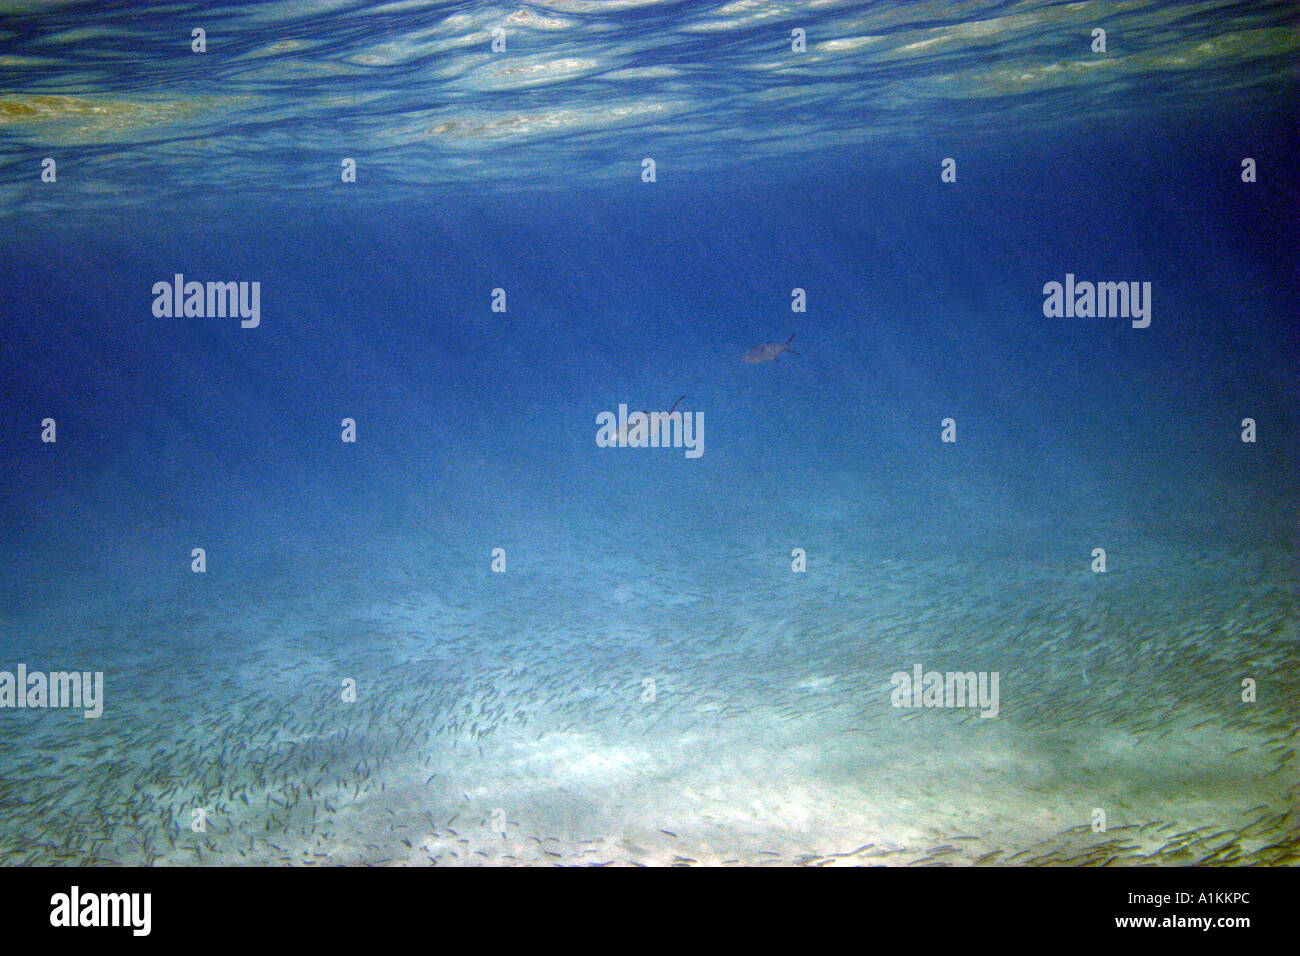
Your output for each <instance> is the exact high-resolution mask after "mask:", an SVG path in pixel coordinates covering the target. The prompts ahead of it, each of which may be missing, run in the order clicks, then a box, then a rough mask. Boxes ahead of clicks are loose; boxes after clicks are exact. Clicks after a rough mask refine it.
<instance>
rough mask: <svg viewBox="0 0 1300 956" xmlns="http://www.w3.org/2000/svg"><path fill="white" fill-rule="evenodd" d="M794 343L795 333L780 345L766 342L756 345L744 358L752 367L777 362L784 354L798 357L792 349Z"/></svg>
mask: <svg viewBox="0 0 1300 956" xmlns="http://www.w3.org/2000/svg"><path fill="white" fill-rule="evenodd" d="M793 341H794V333H793V332H792V333H790V337H789V338H788V339H786V340H785V342H783V343H782V344H780V345H777V344H775V343H772V342H765V343H764V344H762V345H755V346H754V347H753V348H752V349H750V350H749V351H748V352H746V353H745V354H744V356H742V357H743V358H744V360H745V361H746V362H749V363H750V364H751V365H754V364H757V363H758V362H775V361H776V360H777V358H778V357H779V356H780V354H781V353H782V352H789V353H790V354H791V355H798V354H799V353H798V352H796V351H795V350H794V349H792V348H790V343H791V342H793Z"/></svg>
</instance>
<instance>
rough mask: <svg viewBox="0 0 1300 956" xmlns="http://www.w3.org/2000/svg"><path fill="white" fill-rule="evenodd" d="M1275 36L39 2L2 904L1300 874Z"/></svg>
mask: <svg viewBox="0 0 1300 956" xmlns="http://www.w3.org/2000/svg"><path fill="white" fill-rule="evenodd" d="M1295 13H1296V11H1295V7H1294V5H1291V4H1272V3H1249V4H1210V3H1136V4H1126V5H1116V4H1104V3H1087V2H1085V3H1075V4H1047V3H982V4H955V3H907V4H901V3H900V4H889V3H886V4H880V3H872V4H853V3H845V4H800V3H788V4H786V3H757V2H755V3H743V2H742V3H733V4H713V3H637V2H627V3H622V2H613V3H592V2H581V3H557V4H547V5H531V4H530V5H500V6H498V5H491V4H468V3H467V4H423V3H391V4H359V3H259V4H247V5H222V6H213V7H208V8H203V9H200V10H190V9H188V8H184V7H181V6H176V5H169V6H159V7H156V8H154V7H149V6H146V5H140V4H130V5H125V4H122V5H118V4H76V3H72V4H3V5H0V223H2V224H3V228H2V229H0V328H2V329H3V335H2V336H0V382H3V386H0V412H2V414H0V456H2V460H3V471H2V472H0V648H3V654H0V860H3V861H4V862H7V863H10V864H13V863H41V864H49V863H56V864H57V863H101V864H138V863H148V864H156V865H189V864H195V863H204V864H210V863H217V864H243V863H252V862H258V863H277V862H290V863H298V864H339V863H364V864H401V863H410V864H416V865H424V864H431V863H432V864H438V865H446V864H453V865H459V864H531V863H538V864H550V863H577V864H589V863H619V864H651V865H671V864H674V863H701V864H710V865H721V864H748V865H760V864H768V863H776V864H794V863H805V864H817V865H829V864H842V863H867V864H877V863H884V864H897V865H914V864H935V863H957V864H973V863H978V864H990V863H993V864H997V863H1005V862H1008V861H1010V862H1013V863H1018V864H1031V865H1039V864H1049V863H1073V864H1083V863H1087V864H1101V863H1124V864H1140V863H1173V864H1186V863H1197V862H1205V863H1215V864H1243V863H1295V862H1296V853H1297V849H1296V847H1297V832H1298V829H1300V828H1298V826H1297V813H1296V809H1297V776H1296V768H1295V750H1296V728H1297V718H1298V717H1300V713H1298V710H1297V701H1300V678H1298V677H1297V675H1300V669H1298V668H1297V664H1300V644H1298V641H1300V629H1298V625H1297V608H1296V586H1295V585H1296V579H1297V578H1296V574H1297V561H1296V557H1297V524H1296V516H1297V514H1298V512H1297V504H1300V502H1298V501H1297V498H1298V495H1297V480H1296V478H1297V476H1296V463H1297V461H1300V414H1298V412H1297V409H1298V408H1300V404H1298V402H1297V399H1300V394H1298V393H1300V388H1297V366H1296V356H1297V354H1300V353H1298V352H1297V344H1298V343H1297V330H1296V322H1295V316H1296V315H1297V314H1300V313H1298V307H1300V287H1297V283H1296V275H1297V274H1298V273H1297V264H1298V261H1297V260H1298V256H1297V252H1298V251H1300V242H1298V241H1297V240H1298V235H1297V231H1296V227H1295V215H1294V210H1295V209H1296V208H1300V203H1298V202H1297V199H1300V197H1298V196H1297V189H1296V185H1295V183H1296V173H1297V163H1296V160H1295V157H1296V155H1297V145H1300V143H1298V142H1297V137H1296V135H1295V132H1294V129H1293V123H1292V122H1291V120H1292V117H1293V116H1294V112H1295V103H1296V67H1295V63H1296V52H1297V45H1298V44H1300V39H1298V37H1297V32H1296V29H1295V22H1296V16H1295ZM195 28H201V29H203V30H204V31H205V32H204V37H203V41H204V46H205V49H204V51H203V52H194V51H193V50H192V49H191V44H192V43H193V42H194V39H193V32H192V31H193V30H194V29H195ZM498 28H499V29H501V30H504V44H505V46H504V49H501V50H493V40H494V32H493V31H494V30H497V29H498ZM1096 29H1103V30H1105V48H1104V50H1103V49H1101V48H1100V45H1099V38H1098V37H1095V36H1094V34H1093V31H1094V30H1096ZM797 30H802V31H803V32H804V33H803V37H804V45H803V47H802V48H800V49H796V48H795V43H796V41H797V39H798V37H797V36H795V35H793V31H797ZM500 36H501V34H497V38H498V40H499V39H500ZM1094 44H1098V48H1097V49H1096V50H1094V49H1093V46H1094ZM46 160H50V161H52V164H51V163H50V162H46ZM648 161H649V162H648ZM353 170H354V171H355V181H351V177H350V173H351V172H352V171H353ZM178 275H179V276H181V278H180V279H179V280H177V278H176V277H177V276H178ZM178 283H179V286H180V290H179V292H177V291H176V286H177V284H178ZM186 283H199V284H200V285H199V287H198V291H197V292H194V293H193V294H191V292H192V290H190V289H188V288H187V287H186ZM209 283H213V284H216V283H223V284H224V283H232V284H233V285H231V286H230V287H229V290H226V288H225V286H224V285H223V286H221V287H220V288H216V289H213V288H211V287H210V286H209V285H208V284H209ZM254 283H255V284H256V299H254V298H253V290H254ZM1053 283H1056V284H1059V286H1060V287H1061V295H1062V296H1064V298H1067V299H1068V300H1069V308H1068V309H1065V308H1064V306H1063V307H1062V309H1061V310H1059V311H1057V310H1054V309H1053V307H1052V292H1051V290H1052V288H1053V286H1052V284H1053ZM241 284H242V285H241ZM1085 284H1087V285H1088V287H1089V288H1090V289H1092V290H1094V291H1095V290H1096V289H1101V290H1102V291H1101V293H1100V295H1099V296H1097V297H1092V296H1091V294H1090V293H1089V294H1088V295H1082V297H1081V296H1080V295H1076V294H1075V293H1076V292H1077V291H1078V290H1080V289H1082V288H1084V285H1085ZM1102 284H1106V285H1105V286H1103V285H1102ZM1121 284H1122V285H1121ZM1067 287H1068V288H1069V289H1071V290H1072V291H1071V293H1069V294H1068V295H1067V294H1066V293H1065V292H1064V290H1065V289H1066V288H1067ZM1107 289H1108V290H1109V291H1107ZM226 291H231V292H232V293H233V297H232V298H230V299H229V300H227V299H225V297H224V296H225V294H226ZM241 295H242V298H241V297H240V296H241ZM187 302H189V305H187ZM254 303H256V307H254ZM1089 303H1091V304H1092V306H1093V307H1092V308H1091V309H1090V308H1089ZM178 304H179V308H178V307H177V306H178ZM1099 304H1104V305H1105V306H1106V309H1105V310H1104V313H1103V310H1102V309H1101V308H1098V307H1097V306H1098V305H1099ZM241 307H242V311H241ZM1080 313H1082V314H1080ZM1099 313H1103V314H1099ZM765 344H770V345H771V348H768V349H763V348H761V347H762V346H764V345H765ZM783 344H785V345H787V346H788V349H789V350H790V351H788V352H787V351H785V350H782V349H780V348H779V346H781V345H783ZM756 349H757V351H754V350H756ZM746 356H748V357H749V359H753V358H761V359H769V358H775V360H774V361H757V362H755V361H750V360H746ZM679 397H680V398H679ZM677 402H680V404H675V403H677ZM620 406H622V413H621V414H620ZM641 410H645V411H646V412H656V413H661V414H663V416H664V418H663V424H664V427H665V428H666V431H665V433H664V435H665V437H666V438H667V439H668V444H669V445H670V446H671V447H626V446H627V445H629V444H635V443H636V442H635V439H634V438H633V439H632V440H631V441H629V439H630V438H631V436H633V435H634V434H635V427H636V425H635V422H634V421H629V420H628V419H629V415H635V413H636V412H638V411H641ZM670 411H671V412H672V413H673V415H672V416H669V415H668V413H669V412H670ZM606 414H608V415H609V416H611V417H612V419H613V421H614V425H613V426H612V427H611V430H610V431H609V432H607V433H606V434H605V436H604V438H610V437H612V438H613V439H614V444H615V445H616V446H623V447H605V446H606V445H607V444H609V443H608V442H607V441H605V440H604V438H602V434H601V422H602V420H603V419H602V416H604V415H606ZM687 423H690V424H691V425H692V427H693V431H692V432H691V433H689V435H688V434H686V433H684V432H682V431H676V432H675V431H674V428H680V427H682V426H684V425H685V424H687ZM657 427H658V426H656V428H657ZM688 438H690V439H691V440H687V439H688ZM20 665H21V666H22V668H23V669H24V670H23V672H22V673H23V674H24V675H25V676H24V683H25V682H26V676H28V675H30V674H32V673H41V674H51V673H55V674H57V673H65V672H74V671H75V672H77V673H84V674H88V675H92V676H93V675H95V674H99V675H102V682H101V683H99V684H98V685H96V684H94V683H93V681H92V680H91V679H90V678H88V679H87V686H97V687H98V688H99V693H98V695H97V704H96V708H95V709H97V710H99V711H100V713H99V715H98V716H93V717H86V716H83V712H84V711H85V710H86V709H87V707H86V706H84V705H85V704H86V701H84V700H83V701H82V702H81V706H77V707H54V706H49V703H50V701H49V700H48V699H46V700H42V699H41V698H39V697H38V698H35V700H36V701H37V703H34V704H33V706H24V707H21V708H20V707H18V706H17V700H18V698H19V697H22V698H23V700H24V702H25V703H29V702H31V701H32V698H31V694H30V692H31V687H25V688H24V689H23V693H21V694H20V693H18V683H19V681H18V677H17V675H18V673H19V671H18V669H19V667H20ZM6 673H8V674H10V675H12V676H11V677H10V678H9V681H10V683H9V691H8V693H9V695H10V697H9V698H6V676H5V675H6ZM930 673H934V674H937V675H939V687H938V690H937V692H935V693H934V694H932V695H931V696H930V697H926V696H925V694H924V693H923V687H924V685H926V684H927V681H928V680H929V678H928V676H927V675H928V674H930ZM914 674H919V675H921V680H920V683H921V684H922V685H923V687H918V688H916V690H917V694H916V696H915V698H913V697H912V695H911V693H910V682H911V681H912V680H913V675H914ZM967 674H969V675H971V679H972V682H971V684H970V685H969V686H970V687H971V689H972V691H973V692H975V696H974V697H972V698H971V699H970V700H966V699H965V698H958V697H956V696H955V695H954V694H950V693H949V687H950V686H951V687H953V688H955V687H956V686H958V685H961V686H965V685H964V684H963V681H964V676H962V675H967ZM947 675H956V676H955V679H947ZM904 688H907V689H908V692H907V693H904V690H903V689H904ZM993 688H996V691H994V690H993ZM932 689H933V688H932ZM976 689H978V692H976ZM990 692H992V693H994V694H995V695H996V696H995V698H990V696H989V694H990ZM200 820H201V821H202V823H201V825H200V824H199V823H197V822H196V821H200Z"/></svg>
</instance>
